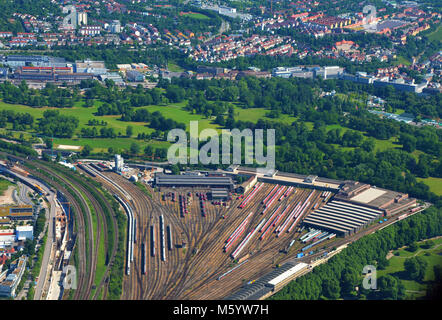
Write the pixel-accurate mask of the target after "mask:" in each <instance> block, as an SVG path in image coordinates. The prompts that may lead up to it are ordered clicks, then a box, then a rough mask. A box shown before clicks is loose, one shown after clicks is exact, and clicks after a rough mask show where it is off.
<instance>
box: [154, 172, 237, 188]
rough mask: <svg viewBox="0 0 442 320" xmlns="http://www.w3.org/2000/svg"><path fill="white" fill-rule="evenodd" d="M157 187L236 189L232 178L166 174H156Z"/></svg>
mask: <svg viewBox="0 0 442 320" xmlns="http://www.w3.org/2000/svg"><path fill="white" fill-rule="evenodd" d="M155 185H156V186H157V187H204V188H226V189H228V190H232V189H233V187H234V184H233V181H232V178H231V177H207V176H193V175H192V176H189V175H166V174H156V175H155Z"/></svg>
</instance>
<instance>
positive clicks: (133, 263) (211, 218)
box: [85, 165, 384, 299]
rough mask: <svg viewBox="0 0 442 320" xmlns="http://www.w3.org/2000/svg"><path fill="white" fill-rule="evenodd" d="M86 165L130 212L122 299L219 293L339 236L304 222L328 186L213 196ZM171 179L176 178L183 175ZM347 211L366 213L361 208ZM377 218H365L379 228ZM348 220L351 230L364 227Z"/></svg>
mask: <svg viewBox="0 0 442 320" xmlns="http://www.w3.org/2000/svg"><path fill="white" fill-rule="evenodd" d="M86 168H87V170H88V171H89V172H86V171H85V173H86V174H89V175H91V174H92V175H93V176H94V177H93V178H94V179H97V180H98V181H100V182H102V183H103V186H104V187H105V188H106V189H108V190H109V191H110V192H111V193H113V194H115V196H116V197H118V198H119V201H120V203H121V204H122V207H123V208H124V209H125V211H126V213H127V215H128V221H129V224H128V229H127V231H128V235H127V254H126V270H125V274H126V276H125V278H124V284H123V295H122V298H123V299H222V298H225V297H227V296H229V295H230V294H233V293H234V292H235V291H237V290H239V289H240V288H241V287H243V286H245V285H247V284H250V283H253V282H254V281H256V279H258V278H260V277H261V276H264V275H265V274H267V273H268V272H270V271H272V270H273V269H274V268H275V267H279V266H280V265H281V264H283V263H285V262H287V261H290V259H296V258H298V259H300V261H301V260H302V261H304V260H305V259H306V258H307V257H308V256H311V257H314V256H315V253H316V252H318V251H320V250H319V249H322V250H324V249H326V248H331V247H332V246H334V245H335V243H336V242H337V241H340V242H342V238H337V237H336V234H337V233H338V231H339V228H336V229H337V232H336V233H334V232H332V230H329V229H327V228H325V229H324V228H323V229H315V228H314V227H311V226H307V225H305V224H304V223H303V220H304V219H305V218H306V217H307V216H309V215H310V214H311V213H312V212H317V211H318V212H321V210H323V208H324V207H325V206H326V205H327V204H329V203H330V200H331V199H332V198H333V197H334V196H335V195H336V191H329V190H332V189H333V188H328V189H327V188H312V187H309V186H307V185H306V186H305V187H303V186H294V185H290V183H289V184H286V185H284V184H282V183H281V184H280V183H272V182H274V181H276V182H278V181H279V180H275V179H265V178H264V177H262V179H259V180H260V181H257V180H256V182H255V184H253V186H251V187H250V190H249V191H248V192H246V193H245V194H239V193H235V192H233V191H232V192H229V193H228V197H226V198H225V199H223V200H217V199H211V193H212V191H213V189H211V188H209V187H205V186H198V185H193V186H186V185H185V186H178V185H177V186H167V185H155V182H154V181H153V180H154V179H151V183H143V185H144V189H145V190H144V191H143V190H142V189H141V188H140V187H139V186H137V185H136V184H134V183H133V182H130V181H129V180H128V179H127V178H125V177H124V176H123V175H121V174H117V173H115V172H111V171H108V170H99V168H98V167H97V166H96V165H94V166H92V165H86ZM223 176H225V175H223ZM168 179H170V177H168ZM177 179H178V180H179V181H178V182H177V184H182V183H183V182H182V181H181V180H182V179H185V178H183V177H177ZM189 179H190V180H192V181H197V180H198V179H200V178H189ZM210 179H212V180H213V178H210ZM152 181H153V182H152ZM196 183H199V182H196ZM354 206H356V205H354ZM338 209H340V208H338ZM352 209H354V210H355V212H357V213H358V212H359V211H361V215H362V216H364V217H365V212H362V210H361V209H360V208H356V207H352ZM345 210H346V209H345V208H344V209H343V211H342V212H341V213H342V214H344V215H345V214H346V212H345ZM367 210H371V209H368V208H367ZM333 214H334V213H331V215H333ZM349 215H350V214H349ZM380 216H381V215H380V214H379V217H377V218H380ZM349 219H350V220H349V221H350V222H351V223H354V220H357V218H356V217H354V215H353V216H351V215H350V218H349ZM375 220H376V219H375V218H373V219H372V220H370V221H369V223H371V225H372V226H375V227H378V225H375V223H374V221H375ZM380 220H382V221H384V220H383V219H380ZM376 222H377V221H376ZM347 223H348V222H344V224H347ZM351 223H350V226H353V225H352V224H351ZM354 224H355V226H356V227H355V230H354V232H355V233H356V232H357V231H359V229H360V228H361V227H363V226H362V223H359V222H358V223H354ZM301 237H302V238H301Z"/></svg>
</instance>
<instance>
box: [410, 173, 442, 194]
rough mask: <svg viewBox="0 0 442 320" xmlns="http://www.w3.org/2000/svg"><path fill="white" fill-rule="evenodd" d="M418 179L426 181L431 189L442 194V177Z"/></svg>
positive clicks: (418, 179)
mask: <svg viewBox="0 0 442 320" xmlns="http://www.w3.org/2000/svg"><path fill="white" fill-rule="evenodd" d="M416 180H417V181H420V182H423V183H425V184H426V185H427V186H429V187H430V191H432V192H434V193H435V194H437V195H438V196H442V179H441V178H433V177H429V178H425V179H423V178H416Z"/></svg>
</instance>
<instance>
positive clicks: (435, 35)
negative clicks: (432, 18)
mask: <svg viewBox="0 0 442 320" xmlns="http://www.w3.org/2000/svg"><path fill="white" fill-rule="evenodd" d="M428 39H430V40H431V41H433V40H439V41H441V40H442V28H441V26H439V27H438V28H437V29H436V30H435V31H433V32H432V33H430V34H429V35H428Z"/></svg>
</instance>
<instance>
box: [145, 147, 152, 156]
mask: <svg viewBox="0 0 442 320" xmlns="http://www.w3.org/2000/svg"><path fill="white" fill-rule="evenodd" d="M144 154H145V155H146V156H151V155H152V154H153V148H152V146H151V145H149V144H148V145H147V146H146V147H145V148H144Z"/></svg>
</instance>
